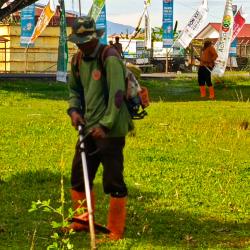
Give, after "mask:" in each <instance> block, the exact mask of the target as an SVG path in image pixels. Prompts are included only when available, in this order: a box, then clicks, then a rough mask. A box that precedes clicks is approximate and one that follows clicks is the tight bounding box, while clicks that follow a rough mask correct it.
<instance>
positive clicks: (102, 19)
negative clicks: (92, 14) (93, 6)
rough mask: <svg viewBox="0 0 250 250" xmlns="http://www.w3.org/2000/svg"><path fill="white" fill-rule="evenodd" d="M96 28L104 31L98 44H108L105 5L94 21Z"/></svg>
mask: <svg viewBox="0 0 250 250" xmlns="http://www.w3.org/2000/svg"><path fill="white" fill-rule="evenodd" d="M96 27H97V28H98V29H104V30H105V32H104V34H103V36H102V38H101V39H100V42H101V43H102V44H108V36H107V18H106V5H105V4H104V6H103V8H102V10H101V13H100V15H99V16H98V18H97V20H96Z"/></svg>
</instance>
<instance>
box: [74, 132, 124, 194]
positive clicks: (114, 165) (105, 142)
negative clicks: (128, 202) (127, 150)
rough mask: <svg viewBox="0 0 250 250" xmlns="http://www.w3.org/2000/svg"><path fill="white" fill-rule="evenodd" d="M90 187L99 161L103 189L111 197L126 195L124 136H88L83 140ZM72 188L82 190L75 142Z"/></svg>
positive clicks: (81, 178)
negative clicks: (96, 137) (101, 167)
mask: <svg viewBox="0 0 250 250" xmlns="http://www.w3.org/2000/svg"><path fill="white" fill-rule="evenodd" d="M84 146H85V154H86V160H87V168H88V175H89V183H90V189H92V187H93V181H94V179H95V175H96V172H97V170H98V167H99V165H100V163H102V165H103V189H104V192H105V193H106V194H111V196H113V197H125V196H127V187H126V184H125V182H124V178H123V169H124V167H123V160H124V159H123V148H124V146H125V137H117V138H104V139H93V138H92V137H91V136H88V137H87V138H86V139H85V140H84ZM71 185H72V189H74V190H76V191H78V192H82V191H84V189H85V188H84V180H83V169H82V160H81V149H80V143H79V141H78V142H77V144H76V149H75V156H74V159H73V163H72V172H71Z"/></svg>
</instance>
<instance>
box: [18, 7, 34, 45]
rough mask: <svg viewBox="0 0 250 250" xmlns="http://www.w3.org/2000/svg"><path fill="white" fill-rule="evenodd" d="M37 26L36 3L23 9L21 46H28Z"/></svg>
mask: <svg viewBox="0 0 250 250" xmlns="http://www.w3.org/2000/svg"><path fill="white" fill-rule="evenodd" d="M34 28H35V4H31V5H30V6H28V7H26V8H23V9H22V10H21V41H20V45H21V47H27V44H28V43H29V40H30V37H31V36H32V33H33V31H34Z"/></svg>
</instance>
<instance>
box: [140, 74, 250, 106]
mask: <svg viewBox="0 0 250 250" xmlns="http://www.w3.org/2000/svg"><path fill="white" fill-rule="evenodd" d="M249 83H250V81H249ZM143 85H145V86H146V87H147V88H148V89H149V94H150V99H151V101H154V102H158V101H163V102H190V101H208V100H209V98H208V96H209V90H208V88H206V90H207V97H206V98H200V90H199V86H198V83H197V81H196V80H194V79H188V78H187V79H169V80H168V81H162V80H158V81H143ZM214 88H215V95H216V100H217V101H236V102H238V101H249V99H250V84H244V82H242V83H238V84H235V83H234V82H228V81H227V82H225V83H219V84H214Z"/></svg>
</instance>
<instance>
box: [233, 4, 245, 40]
mask: <svg viewBox="0 0 250 250" xmlns="http://www.w3.org/2000/svg"><path fill="white" fill-rule="evenodd" d="M246 18H247V14H246V13H244V12H243V10H242V7H241V8H240V9H239V11H238V12H237V13H236V15H235V16H234V26H233V36H232V41H233V40H234V39H235V38H236V37H237V35H238V34H239V32H240V31H241V30H242V28H243V26H244V24H245V23H246Z"/></svg>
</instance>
